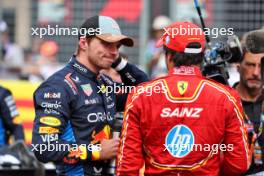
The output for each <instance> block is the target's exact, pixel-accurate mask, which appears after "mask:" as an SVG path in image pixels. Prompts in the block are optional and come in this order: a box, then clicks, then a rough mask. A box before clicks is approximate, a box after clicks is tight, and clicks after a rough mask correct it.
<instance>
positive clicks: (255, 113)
mask: <svg viewBox="0 0 264 176" xmlns="http://www.w3.org/2000/svg"><path fill="white" fill-rule="evenodd" d="M263 35H264V30H262V32H261V31H260V30H257V31H251V32H249V33H248V35H247V37H246V41H248V42H246V45H245V46H244V48H243V49H244V53H243V57H242V59H241V61H240V63H239V66H238V71H239V73H240V81H239V82H237V83H236V84H235V85H234V88H235V89H236V90H237V91H238V93H239V94H240V97H241V100H242V105H243V108H244V110H245V113H246V114H247V117H248V119H249V121H250V122H251V123H252V124H253V130H254V131H252V132H254V133H255V134H256V135H255V136H254V135H253V133H251V132H250V138H252V139H251V140H253V141H252V142H253V157H252V158H253V160H252V164H251V166H250V169H249V171H248V172H247V174H256V173H260V172H261V173H262V174H264V131H263V127H264V119H263V118H264V116H263V114H264V90H263V82H262V81H261V60H262V59H263V58H264V49H263V48H264V47H263V45H264V38H263ZM261 38H263V39H262V40H263V41H262V42H259V41H258V40H260V39H261ZM261 47H262V51H261V50H259V52H254V50H256V51H257V50H258V48H261ZM250 50H252V51H250ZM253 52H254V53H253ZM249 125H250V124H249ZM255 138H256V139H255Z"/></svg>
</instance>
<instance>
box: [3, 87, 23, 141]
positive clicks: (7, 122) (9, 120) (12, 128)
mask: <svg viewBox="0 0 264 176" xmlns="http://www.w3.org/2000/svg"><path fill="white" fill-rule="evenodd" d="M18 118H19V113H18V110H17V107H16V103H15V100H14V98H13V96H12V93H11V92H10V91H9V90H8V89H6V88H4V87H2V86H0V146H3V145H7V144H8V140H9V137H10V136H11V135H13V136H14V138H15V140H24V131H23V127H22V124H21V123H20V120H17V119H18Z"/></svg>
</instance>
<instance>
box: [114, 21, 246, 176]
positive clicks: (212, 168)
mask: <svg viewBox="0 0 264 176" xmlns="http://www.w3.org/2000/svg"><path fill="white" fill-rule="evenodd" d="M180 26H181V27H185V28H190V27H192V28H199V27H198V26H196V25H194V24H192V23H188V22H184V23H175V24H173V25H172V26H170V27H168V28H167V31H170V28H171V30H172V29H173V28H179V27H180ZM168 33H169V32H167V33H166V34H164V36H163V38H162V39H161V44H162V45H163V46H164V48H165V53H166V63H167V66H168V68H169V74H168V75H167V76H165V77H162V78H159V79H156V80H153V81H151V82H148V83H144V84H141V85H139V86H138V87H137V88H136V90H134V91H133V92H132V93H131V94H130V95H129V97H128V100H127V104H126V111H125V115H124V123H123V129H122V136H121V144H120V148H119V154H118V159H117V175H118V176H134V175H139V170H140V169H141V168H142V167H143V166H144V165H145V172H144V174H145V176H147V175H162V176H172V175H175V176H178V175H179V176H189V175H190V176H191V175H195V176H218V175H224V176H228V175H230V176H235V175H240V174H242V173H244V172H246V170H247V169H248V166H249V165H250V157H249V156H250V155H249V150H248V144H247V133H246V130H245V127H244V122H243V118H244V113H243V110H242V106H241V102H240V99H239V96H238V94H237V93H236V91H235V90H233V89H232V88H230V87H227V86H224V85H222V84H220V83H217V82H215V81H212V80H209V79H207V78H205V77H203V76H202V74H201V72H200V69H199V67H198V66H199V64H200V63H201V61H202V58H203V51H204V43H205V42H204V35H203V34H200V35H198V34H197V35H189V36H188V35H184V36H181V35H176V36H174V37H171V36H170V35H169V34H168Z"/></svg>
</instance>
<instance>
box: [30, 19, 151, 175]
mask: <svg viewBox="0 0 264 176" xmlns="http://www.w3.org/2000/svg"><path fill="white" fill-rule="evenodd" d="M81 29H87V31H86V32H87V33H86V34H85V35H84V36H83V35H80V36H79V43H78V48H77V54H76V55H74V56H73V57H72V58H71V60H70V62H69V63H68V64H67V65H66V66H65V67H64V68H63V69H62V70H60V71H58V72H57V73H55V74H54V75H52V76H51V77H50V78H48V80H46V81H45V82H44V83H42V84H41V85H40V87H39V88H38V89H37V90H36V92H35V93H34V105H35V111H36V117H35V120H34V128H33V139H32V147H33V148H32V150H33V151H34V153H35V155H36V157H37V158H38V160H40V161H42V162H49V161H53V162H54V163H55V164H56V170H57V174H58V175H106V168H107V165H108V162H107V161H108V160H109V159H113V158H115V157H116V154H117V149H118V145H119V139H111V127H112V125H113V120H114V118H113V117H114V114H115V113H116V110H117V111H120V110H122V109H123V108H124V104H125V100H126V95H125V94H122V95H115V92H114V91H112V90H110V89H109V88H113V87H114V86H115V83H114V82H113V81H112V79H111V78H110V77H108V76H106V75H103V74H100V73H99V72H100V70H101V69H108V68H110V67H111V66H112V67H114V68H115V69H116V70H117V71H118V72H119V74H120V75H121V78H122V81H123V83H124V84H125V85H137V84H139V83H141V82H144V81H147V79H148V78H147V76H146V74H145V73H144V72H142V71H140V70H139V69H138V68H137V67H135V66H133V65H131V64H129V63H127V61H126V60H125V59H122V58H120V57H118V55H119V51H118V49H119V47H120V45H121V44H123V45H126V46H132V45H133V40H132V39H131V38H129V37H127V36H124V35H122V34H121V31H120V29H119V26H118V24H117V23H116V22H115V21H114V20H113V19H112V18H110V17H105V16H94V17H92V18H89V19H87V20H86V21H85V23H84V24H83V25H82V26H81ZM88 29H89V30H88ZM90 29H94V31H95V33H94V34H93V35H92V34H91V32H90V31H91V30H90ZM97 30H98V31H99V32H98V33H96V32H97ZM89 32H90V33H89ZM117 58H118V59H117ZM116 102H117V103H116Z"/></svg>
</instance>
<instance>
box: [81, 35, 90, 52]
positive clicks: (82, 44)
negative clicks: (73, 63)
mask: <svg viewBox="0 0 264 176" xmlns="http://www.w3.org/2000/svg"><path fill="white" fill-rule="evenodd" d="M87 46H88V42H87V41H86V37H80V40H79V47H80V49H82V50H85V49H86V48H87Z"/></svg>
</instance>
